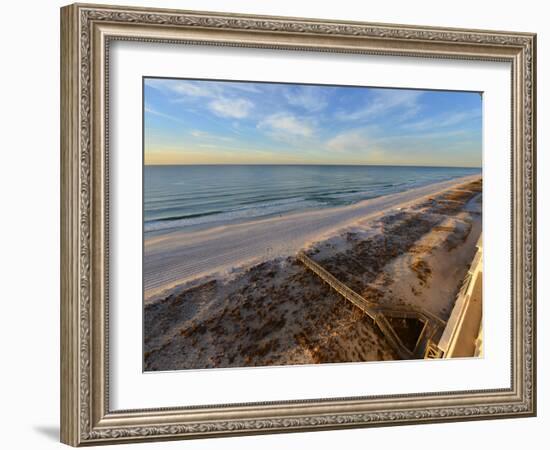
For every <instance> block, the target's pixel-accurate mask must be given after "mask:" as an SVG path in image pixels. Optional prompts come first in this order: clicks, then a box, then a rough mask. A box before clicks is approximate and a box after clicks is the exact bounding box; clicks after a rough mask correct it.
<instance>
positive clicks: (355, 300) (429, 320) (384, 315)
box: [296, 252, 445, 359]
mask: <svg viewBox="0 0 550 450" xmlns="http://www.w3.org/2000/svg"><path fill="white" fill-rule="evenodd" d="M296 257H297V259H298V260H299V261H300V262H301V263H302V264H303V265H304V266H305V267H306V268H308V269H309V270H311V271H312V272H313V273H315V274H316V275H317V276H318V277H319V278H321V279H322V280H323V281H324V282H325V283H327V284H328V285H329V286H330V287H331V288H332V289H334V290H335V291H336V292H338V293H339V294H340V295H341V296H342V297H344V298H345V299H346V300H348V301H349V302H351V303H352V304H353V305H355V306H356V307H357V308H359V309H360V310H361V311H363V312H364V313H365V314H367V315H368V316H369V317H370V318H371V319H372V320H373V321H374V323H375V324H376V325H377V326H378V328H379V329H380V331H381V332H382V334H383V335H384V337H385V338H386V340H387V341H388V343H389V344H390V345H391V347H392V348H393V349H394V350H395V352H396V353H397V354H398V355H399V357H400V358H402V359H411V358H413V357H414V354H417V353H418V351H419V350H421V351H423V348H421V347H425V346H426V345H428V343H429V341H430V339H431V337H432V336H433V335H434V334H435V333H436V332H437V331H438V330H439V329H440V328H442V327H443V326H444V325H445V321H443V320H441V319H440V318H439V317H437V316H435V315H434V314H431V313H429V312H428V311H423V310H420V309H417V308H410V309H408V308H401V307H388V306H383V305H380V304H377V303H374V302H371V301H369V300H367V299H366V298H364V297H363V296H361V295H359V294H358V293H357V292H355V291H354V290H353V289H351V288H349V287H348V286H346V285H345V284H344V283H342V282H341V281H340V280H338V279H337V278H336V277H335V276H334V275H332V274H331V273H330V272H329V271H327V270H326V269H325V268H324V267H322V266H321V265H319V264H317V263H316V262H315V261H313V260H312V259H311V258H310V257H309V256H307V255H306V254H305V253H304V252H299V253H298V254H297V255H296ZM388 317H392V318H401V319H403V318H404V319H416V320H419V321H420V322H422V323H424V328H423V330H422V332H421V335H420V337H419V340H418V342H417V343H416V348H415V349H414V350H413V351H411V350H410V349H408V348H407V347H406V346H405V344H403V341H402V340H401V339H400V338H399V336H398V335H397V333H396V332H395V330H394V329H393V327H392V326H391V324H390V322H389V320H388ZM422 354H423V353H422Z"/></svg>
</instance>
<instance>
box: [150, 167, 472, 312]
mask: <svg viewBox="0 0 550 450" xmlns="http://www.w3.org/2000/svg"><path fill="white" fill-rule="evenodd" d="M479 179H481V175H480V174H475V175H469V176H466V177H460V178H455V179H453V180H447V181H443V182H438V183H432V184H429V185H425V186H422V187H418V188H414V189H410V190H408V191H403V192H399V193H395V194H389V195H386V196H380V197H376V198H372V199H367V200H363V201H361V202H358V203H355V204H352V205H347V206H338V207H333V208H323V209H317V210H309V211H300V212H292V213H289V214H286V215H283V216H276V217H269V218H259V219H256V220H253V221H244V222H238V223H231V224H224V225H218V226H215V227H210V228H208V229H202V230H196V231H188V230H185V231H184V230H173V231H170V232H167V233H163V234H159V235H155V236H151V237H148V238H146V239H144V270H143V275H144V276H143V280H144V281H143V283H144V299H145V303H146V304H147V303H150V302H152V301H155V300H158V299H159V298H160V297H161V296H162V294H163V293H165V292H168V291H169V290H174V289H177V288H178V286H179V287H182V286H186V285H189V283H190V282H192V281H193V280H197V279H200V278H203V277H205V276H213V275H215V274H217V275H220V276H222V277H223V276H227V275H229V274H231V273H238V272H239V268H245V267H247V266H251V265H253V264H259V263H262V262H265V261H269V260H275V259H279V258H284V257H286V256H289V255H293V254H294V253H296V252H297V251H298V250H300V249H304V248H307V247H308V246H309V245H311V244H312V243H314V242H318V241H321V240H323V239H327V238H329V237H330V236H334V235H336V234H338V233H341V232H342V230H343V229H345V228H350V227H353V226H355V225H357V224H360V223H361V222H365V221H369V220H372V219H374V218H375V217H378V216H382V215H384V214H388V213H389V212H391V211H392V210H399V209H401V208H406V207H410V206H411V205H414V204H416V203H421V202H422V201H423V200H424V199H426V198H427V197H430V196H434V195H438V194H441V193H442V192H444V191H446V190H449V189H452V188H454V187H457V186H460V185H464V184H466V183H469V182H472V181H475V180H479Z"/></svg>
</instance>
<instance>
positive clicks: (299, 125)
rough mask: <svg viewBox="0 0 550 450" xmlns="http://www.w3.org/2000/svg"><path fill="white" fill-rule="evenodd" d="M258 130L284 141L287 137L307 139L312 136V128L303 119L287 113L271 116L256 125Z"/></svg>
mask: <svg viewBox="0 0 550 450" xmlns="http://www.w3.org/2000/svg"><path fill="white" fill-rule="evenodd" d="M258 128H259V129H261V130H267V132H268V133H269V134H270V135H271V136H272V137H276V138H280V139H283V140H286V138H288V137H301V138H307V137H310V136H312V135H313V133H314V127H313V125H312V124H311V123H309V122H308V121H306V120H304V119H300V118H298V117H296V116H295V115H293V114H289V113H276V114H272V115H270V116H268V117H266V118H265V119H263V120H262V121H260V123H258Z"/></svg>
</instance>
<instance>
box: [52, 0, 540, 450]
mask: <svg viewBox="0 0 550 450" xmlns="http://www.w3.org/2000/svg"><path fill="white" fill-rule="evenodd" d="M116 41H131V42H147V43H158V44H165V45H168V44H170V45H176V44H186V45H196V44H201V45H208V46H216V47H218V46H219V47H221V48H224V47H230V48H235V47H237V48H255V49H264V50H266V51H267V50H269V51H278V50H292V51H298V52H300V51H301V52H319V53H320V52H323V53H343V54H356V55H383V56H393V57H402V56H406V57H413V58H419V59H421V58H425V59H443V60H461V61H469V62H470V63H472V64H474V63H475V62H476V61H496V62H506V63H509V64H510V67H511V80H512V83H511V86H510V95H511V102H512V103H511V111H512V114H511V118H510V124H511V148H510V155H511V161H512V164H511V174H510V177H511V184H510V186H509V187H508V188H509V190H510V193H511V205H510V208H511V233H510V241H511V249H512V252H511V267H510V273H511V299H510V308H511V309H510V311H511V315H510V316H511V323H510V329H511V355H510V379H511V383H510V386H509V387H507V388H501V387H499V388H495V389H482V390H470V391H464V390H459V391H440V392H424V393H417V392H409V393H406V394H395V395H373V396H361V395H358V396H352V397H344V398H342V397H339V398H338V397H336V398H324V399H307V400H304V399H287V400H285V401H265V400H262V399H261V398H258V399H257V401H255V402H252V403H251V402H236V403H232V404H218V405H199V406H196V405H195V406H193V405H180V406H178V407H159V408H142V409H129V410H113V409H112V407H111V406H110V397H111V386H110V384H109V381H110V365H111V364H112V361H111V358H112V355H110V351H109V349H110V347H109V342H110V334H109V285H110V282H112V279H111V278H110V277H111V272H110V267H109V258H110V251H111V250H110V249H111V242H110V240H109V208H110V203H109V186H110V183H111V182H112V179H111V178H110V177H111V176H112V173H111V172H110V170H109V169H110V166H109V162H110V161H109V158H110V153H109V136H110V133H111V132H112V130H111V129H110V125H111V124H110V122H109V117H110V116H109V108H108V105H109V95H110V94H111V92H110V91H109V89H110V84H109V64H110V62H112V61H110V57H111V54H110V46H111V45H112V43H113V42H116ZM535 180H536V35H534V34H531V33H518V32H503V31H486V30H468V29H448V28H434V27H421V26H409V25H388V24H377V23H376V24H375V23H360V22H339V21H329V20H316V19H302V18H287V17H268V16H250V15H242V14H229V13H210V12H196V11H177V10H164V9H154V8H152V9H149V8H147V9H144V8H131V7H117V6H106V5H103V6H100V5H86V4H74V5H70V6H66V7H64V8H62V9H61V441H62V442H64V443H66V444H69V445H72V446H81V445H97V444H114V443H124V442H138V441H150V440H166V439H193V438H204V437H217V436H233V435H249V434H262V433H279V432H299V431H315V430H328V429H342V428H354V427H368V426H386V425H402V424H422V423H434V422H448V421H462V420H479V419H497V418H509V417H518V418H519V417H531V416H534V415H536V301H535V299H536V291H535V286H536V263H535V261H536V208H535V204H536V182H535ZM136 301H138V302H140V301H141V299H137V300H136Z"/></svg>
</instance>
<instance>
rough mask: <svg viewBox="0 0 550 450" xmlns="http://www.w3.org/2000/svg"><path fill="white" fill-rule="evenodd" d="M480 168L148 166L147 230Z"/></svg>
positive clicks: (389, 190)
mask: <svg viewBox="0 0 550 450" xmlns="http://www.w3.org/2000/svg"><path fill="white" fill-rule="evenodd" d="M477 173H481V169H478V168H457V167H410V166H407V167H405V166H313V165H192V166H145V168H144V231H145V233H146V234H149V233H155V234H156V233H159V232H164V231H172V230H175V229H183V230H185V229H191V228H192V229H196V228H197V227H201V228H203V227H204V228H207V227H211V226H217V225H221V224H225V223H229V222H235V221H243V220H254V219H259V218H267V217H271V216H276V215H282V214H288V213H291V212H295V211H305V210H311V209H318V208H328V207H334V206H343V205H350V204H353V203H357V202H360V201H362V200H366V199H369V198H374V197H379V196H381V195H387V194H393V193H396V192H402V191H406V190H408V189H411V188H414V187H419V186H424V185H427V184H431V183H436V182H439V181H446V180H450V179H453V178H458V177H463V176H467V175H474V174H477Z"/></svg>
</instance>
